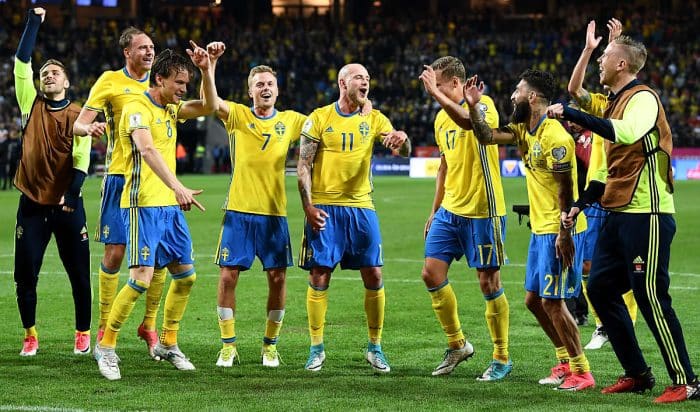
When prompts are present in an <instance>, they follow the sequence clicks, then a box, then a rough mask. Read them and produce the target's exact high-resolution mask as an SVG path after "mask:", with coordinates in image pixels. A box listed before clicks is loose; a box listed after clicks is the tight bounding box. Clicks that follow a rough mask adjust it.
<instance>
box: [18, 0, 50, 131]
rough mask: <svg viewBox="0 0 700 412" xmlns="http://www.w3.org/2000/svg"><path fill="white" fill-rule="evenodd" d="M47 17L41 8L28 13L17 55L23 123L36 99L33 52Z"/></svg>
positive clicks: (19, 100)
mask: <svg viewBox="0 0 700 412" xmlns="http://www.w3.org/2000/svg"><path fill="white" fill-rule="evenodd" d="M45 17H46V10H44V9H43V8H41V7H37V8H34V9H31V10H29V12H28V13H27V25H26V26H25V27H24V32H23V33H22V38H21V39H20V41H19V44H18V45H17V53H16V54H15V68H14V76H15V96H16V97H17V103H18V104H19V108H20V113H22V121H23V123H24V121H26V118H25V117H26V116H28V115H29V111H30V110H31V108H32V104H33V103H34V99H35V98H36V89H35V88H34V79H33V72H32V65H31V60H32V52H33V51H34V46H35V45H36V37H37V34H38V33H39V26H41V23H42V22H43V21H44V18H45ZM25 115H26V116H25Z"/></svg>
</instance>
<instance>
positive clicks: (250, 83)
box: [248, 64, 277, 88]
mask: <svg viewBox="0 0 700 412" xmlns="http://www.w3.org/2000/svg"><path fill="white" fill-rule="evenodd" d="M258 73H270V74H272V75H273V76H275V78H277V72H276V71H274V70H273V69H272V67H270V66H265V65H264V64H261V65H259V66H255V67H253V68H252V69H250V73H249V74H248V88H251V87H252V86H253V77H255V75H256V74H258Z"/></svg>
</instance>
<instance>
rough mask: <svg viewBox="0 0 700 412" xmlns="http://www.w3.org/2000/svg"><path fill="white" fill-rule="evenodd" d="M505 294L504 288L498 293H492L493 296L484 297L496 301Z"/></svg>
mask: <svg viewBox="0 0 700 412" xmlns="http://www.w3.org/2000/svg"><path fill="white" fill-rule="evenodd" d="M503 293H504V291H503V288H500V289H498V290H497V291H495V292H494V293H492V294H490V295H484V299H486V300H494V299H496V298H497V297H499V296H501V295H502V294H503Z"/></svg>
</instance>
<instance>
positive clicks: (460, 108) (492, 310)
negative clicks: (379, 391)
mask: <svg viewBox="0 0 700 412" xmlns="http://www.w3.org/2000/svg"><path fill="white" fill-rule="evenodd" d="M420 78H421V80H422V81H423V85H424V86H425V90H426V91H427V92H428V93H430V95H431V96H433V98H435V100H436V101H437V102H438V103H440V106H442V110H441V111H440V112H438V114H437V116H435V140H436V142H437V144H438V147H440V168H439V169H438V176H437V180H436V187H435V198H434V199H433V205H432V209H431V213H430V216H429V217H428V221H427V223H426V224H425V237H426V239H425V264H424V266H423V281H424V282H425V285H426V287H427V288H428V292H429V293H430V298H431V300H432V302H433V310H434V311H435V316H436V317H437V318H438V321H439V322H440V325H441V326H442V328H443V330H444V331H445V335H446V336H447V345H448V348H447V350H446V351H445V356H444V358H443V360H442V362H441V363H440V364H439V365H438V366H437V368H435V370H434V371H433V375H446V374H449V373H451V372H452V370H453V369H454V368H455V367H456V366H457V365H458V364H459V363H460V362H462V361H463V360H465V359H467V358H469V357H470V356H472V355H473V354H474V348H473V347H472V345H471V343H470V342H469V341H468V340H467V339H466V338H465V336H464V333H463V332H462V329H461V325H460V321H459V315H458V311H457V298H456V296H455V293H454V291H453V290H452V286H451V285H450V283H449V280H448V278H447V271H448V269H449V267H450V264H451V263H452V261H453V260H455V259H457V260H459V259H460V258H461V257H462V255H464V256H466V259H467V264H468V265H469V266H470V267H474V268H476V273H477V276H478V278H479V285H480V287H481V293H482V294H483V295H484V300H485V301H486V313H485V316H486V324H487V326H488V328H489V332H490V334H491V340H492V342H493V359H492V361H491V363H490V364H489V366H488V367H487V369H486V371H484V373H483V374H482V375H481V376H480V377H478V378H477V379H478V380H482V381H493V380H500V379H503V378H505V377H506V376H507V375H508V374H509V373H510V371H511V370H512V369H513V363H512V362H511V360H510V358H509V356H508V323H509V307H508V300H507V299H506V295H505V293H504V291H503V286H502V285H501V274H500V266H501V265H502V264H503V263H504V260H505V252H504V249H503V240H504V238H505V202H504V200H503V188H502V186H501V174H500V167H499V160H498V148H497V147H496V146H485V145H482V144H480V143H479V142H478V141H477V140H476V138H475V137H474V134H473V132H472V131H471V128H472V124H471V119H470V118H469V112H468V109H467V108H466V103H465V101H464V91H463V90H464V89H463V86H464V83H465V82H466V80H467V75H466V71H465V69H464V65H463V64H462V62H461V61H459V59H457V58H455V57H452V56H446V57H441V58H439V59H437V60H436V61H435V62H433V64H432V65H430V66H425V70H424V71H423V73H421V75H420ZM479 111H480V115H481V116H482V117H484V118H485V119H486V122H487V123H488V125H489V126H491V127H492V128H495V127H498V112H497V111H496V108H495V106H494V104H493V101H492V100H491V98H489V97H488V96H482V97H481V103H480V106H479Z"/></svg>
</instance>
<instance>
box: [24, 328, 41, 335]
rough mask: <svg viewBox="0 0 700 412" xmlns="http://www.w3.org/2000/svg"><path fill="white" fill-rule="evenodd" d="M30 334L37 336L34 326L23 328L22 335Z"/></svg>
mask: <svg viewBox="0 0 700 412" xmlns="http://www.w3.org/2000/svg"><path fill="white" fill-rule="evenodd" d="M30 336H34V337H35V338H38V337H39V333H38V332H37V331H36V326H32V327H31V328H27V329H25V330H24V337H25V338H28V337H30Z"/></svg>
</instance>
